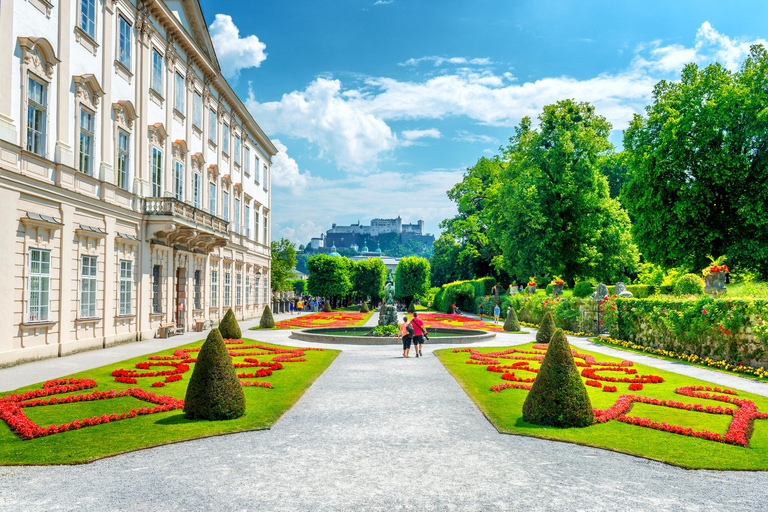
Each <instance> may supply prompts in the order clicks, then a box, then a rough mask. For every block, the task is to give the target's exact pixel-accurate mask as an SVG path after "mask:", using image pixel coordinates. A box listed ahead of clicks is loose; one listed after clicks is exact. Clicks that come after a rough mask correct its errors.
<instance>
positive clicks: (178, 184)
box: [173, 160, 184, 201]
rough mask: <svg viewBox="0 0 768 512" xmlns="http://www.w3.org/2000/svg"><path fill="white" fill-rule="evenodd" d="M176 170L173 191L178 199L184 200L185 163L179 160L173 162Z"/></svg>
mask: <svg viewBox="0 0 768 512" xmlns="http://www.w3.org/2000/svg"><path fill="white" fill-rule="evenodd" d="M173 165H174V168H175V172H174V175H173V192H174V195H175V196H176V199H177V200H179V201H183V200H184V164H183V163H181V162H179V161H178V160H176V161H174V162H173Z"/></svg>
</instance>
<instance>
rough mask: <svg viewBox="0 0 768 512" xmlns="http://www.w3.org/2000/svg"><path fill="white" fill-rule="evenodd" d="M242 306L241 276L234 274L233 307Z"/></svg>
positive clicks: (238, 273) (239, 273) (240, 274)
mask: <svg viewBox="0 0 768 512" xmlns="http://www.w3.org/2000/svg"><path fill="white" fill-rule="evenodd" d="M242 305H243V274H242V273H241V272H237V273H236V274H235V306H236V307H237V306H242Z"/></svg>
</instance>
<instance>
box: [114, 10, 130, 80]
mask: <svg viewBox="0 0 768 512" xmlns="http://www.w3.org/2000/svg"><path fill="white" fill-rule="evenodd" d="M117 19H118V25H119V27H118V35H117V59H118V61H119V62H120V64H122V65H123V66H125V67H126V68H127V69H131V24H130V23H128V21H127V20H126V19H125V18H123V17H122V16H118V17H117Z"/></svg>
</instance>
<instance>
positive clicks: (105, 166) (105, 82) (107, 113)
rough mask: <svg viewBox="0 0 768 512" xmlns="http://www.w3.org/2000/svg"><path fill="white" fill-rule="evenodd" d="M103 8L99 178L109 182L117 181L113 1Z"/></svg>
mask: <svg viewBox="0 0 768 512" xmlns="http://www.w3.org/2000/svg"><path fill="white" fill-rule="evenodd" d="M103 5H104V8H103V9H102V13H103V15H102V19H101V22H102V27H103V29H102V35H103V39H102V41H101V87H102V88H103V89H104V96H103V97H102V98H101V99H102V102H103V103H102V106H101V164H100V166H99V174H98V176H99V179H100V180H101V181H105V182H107V183H111V184H114V183H115V171H114V169H113V167H112V161H113V155H114V149H113V143H114V134H113V133H112V132H113V126H112V74H113V73H112V67H113V61H114V60H115V43H114V36H113V27H114V19H113V18H114V16H113V14H114V11H113V4H112V2H104V4H103Z"/></svg>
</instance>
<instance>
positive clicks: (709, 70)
mask: <svg viewBox="0 0 768 512" xmlns="http://www.w3.org/2000/svg"><path fill="white" fill-rule="evenodd" d="M766 105H768V53H766V50H765V48H763V47H762V46H754V47H753V48H752V50H751V53H750V55H749V57H748V58H747V60H746V61H745V62H744V63H743V65H742V66H741V68H740V69H739V70H738V71H736V72H735V73H732V72H730V71H728V70H727V69H725V68H724V67H723V66H721V65H720V64H712V65H710V66H707V67H706V68H704V69H700V68H699V67H698V66H696V65H695V64H689V65H687V66H686V67H685V68H684V69H683V72H682V75H681V79H680V81H679V82H672V81H666V80H662V81H661V82H659V83H658V84H657V85H656V87H655V88H654V91H653V103H652V104H651V105H649V106H648V107H647V108H646V112H645V116H639V115H636V116H635V118H634V119H633V120H632V122H631V124H630V126H629V128H628V129H627V130H626V132H625V134H624V147H625V150H626V153H627V154H628V156H629V163H630V166H631V168H632V179H631V180H630V182H629V183H628V184H627V185H626V187H625V191H624V194H623V196H622V197H623V200H624V202H625V204H626V205H627V208H628V209H629V211H630V213H631V214H632V215H633V217H634V218H635V222H634V226H633V234H634V238H635V240H636V241H637V244H638V245H639V246H640V248H641V250H642V251H643V254H644V256H645V257H646V258H647V259H648V260H649V261H651V262H653V263H657V264H660V265H664V266H666V267H674V266H680V265H686V266H688V267H689V268H694V269H697V268H702V267H703V266H705V264H706V262H707V255H708V254H712V255H715V256H717V255H720V254H727V255H728V261H729V262H735V263H738V264H742V265H745V266H749V267H753V268H757V269H761V271H762V273H764V274H765V273H766V270H767V269H768V215H766V212H768V137H766V134H767V132H768V109H766Z"/></svg>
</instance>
